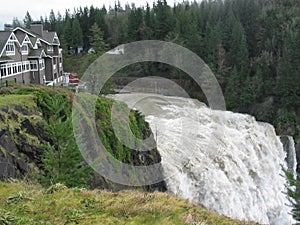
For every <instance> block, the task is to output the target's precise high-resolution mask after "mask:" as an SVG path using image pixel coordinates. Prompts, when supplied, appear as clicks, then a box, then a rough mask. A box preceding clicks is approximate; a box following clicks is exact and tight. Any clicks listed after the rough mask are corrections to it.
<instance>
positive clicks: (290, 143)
mask: <svg viewBox="0 0 300 225" xmlns="http://www.w3.org/2000/svg"><path fill="white" fill-rule="evenodd" d="M280 140H281V142H282V144H283V149H284V150H285V152H286V153H287V156H286V162H287V171H288V172H289V173H291V174H293V175H294V178H295V179H296V177H297V172H296V168H297V158H296V149H295V142H294V139H293V137H291V136H280Z"/></svg>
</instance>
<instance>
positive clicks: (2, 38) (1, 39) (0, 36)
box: [0, 31, 12, 53]
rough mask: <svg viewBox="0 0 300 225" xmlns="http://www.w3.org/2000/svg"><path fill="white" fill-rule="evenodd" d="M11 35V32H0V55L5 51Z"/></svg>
mask: <svg viewBox="0 0 300 225" xmlns="http://www.w3.org/2000/svg"><path fill="white" fill-rule="evenodd" d="M11 33H12V32H11V31H0V53H1V52H2V51H3V48H4V47H5V44H6V43H7V41H8V39H9V37H10V35H11Z"/></svg>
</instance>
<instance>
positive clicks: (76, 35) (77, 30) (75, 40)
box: [72, 18, 83, 53]
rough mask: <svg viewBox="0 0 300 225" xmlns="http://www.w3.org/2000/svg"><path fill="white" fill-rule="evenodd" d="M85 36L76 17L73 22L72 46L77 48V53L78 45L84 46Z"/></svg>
mask: <svg viewBox="0 0 300 225" xmlns="http://www.w3.org/2000/svg"><path fill="white" fill-rule="evenodd" d="M82 44H83V37H82V30H81V27H80V24H79V21H78V19H77V18H75V19H74V20H73V22H72V47H73V48H74V49H75V51H76V53H78V52H77V48H78V47H82Z"/></svg>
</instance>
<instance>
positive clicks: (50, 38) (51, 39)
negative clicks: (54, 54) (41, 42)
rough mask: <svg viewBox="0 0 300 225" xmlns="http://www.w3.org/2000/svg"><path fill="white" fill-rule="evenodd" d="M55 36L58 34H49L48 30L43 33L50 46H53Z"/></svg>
mask: <svg viewBox="0 0 300 225" xmlns="http://www.w3.org/2000/svg"><path fill="white" fill-rule="evenodd" d="M55 36H56V32H49V31H47V30H44V32H43V38H44V39H45V40H46V41H47V42H49V43H50V44H53V41H54V37H55Z"/></svg>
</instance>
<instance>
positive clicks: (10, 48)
mask: <svg viewBox="0 0 300 225" xmlns="http://www.w3.org/2000/svg"><path fill="white" fill-rule="evenodd" d="M5 52H6V55H15V44H14V42H12V41H9V42H7V44H6V47H5Z"/></svg>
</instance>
